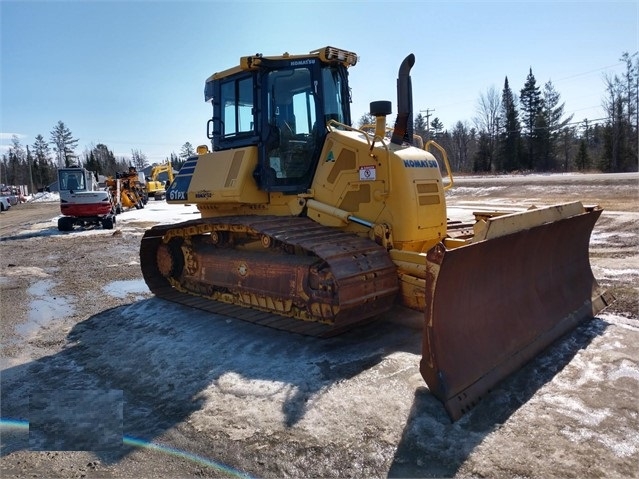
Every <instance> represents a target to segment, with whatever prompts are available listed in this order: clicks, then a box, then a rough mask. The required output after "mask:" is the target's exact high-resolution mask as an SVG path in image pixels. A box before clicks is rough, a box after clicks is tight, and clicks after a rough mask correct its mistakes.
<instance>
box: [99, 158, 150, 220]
mask: <svg viewBox="0 0 639 479" xmlns="http://www.w3.org/2000/svg"><path fill="white" fill-rule="evenodd" d="M106 185H107V188H108V189H109V191H110V192H111V196H112V197H113V202H114V203H115V205H116V212H117V213H118V214H119V213H121V212H122V211H123V210H124V209H125V208H126V209H130V208H135V209H141V208H144V205H145V204H146V203H147V201H148V196H147V194H146V191H145V186H144V174H142V173H138V171H137V169H136V168H135V167H134V166H130V167H129V171H125V172H119V173H116V175H115V178H113V177H109V178H107V180H106Z"/></svg>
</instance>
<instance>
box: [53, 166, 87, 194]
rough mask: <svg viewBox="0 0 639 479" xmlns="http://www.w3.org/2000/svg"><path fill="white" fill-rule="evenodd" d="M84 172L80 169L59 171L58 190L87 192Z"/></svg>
mask: <svg viewBox="0 0 639 479" xmlns="http://www.w3.org/2000/svg"><path fill="white" fill-rule="evenodd" d="M84 180H85V178H84V171H83V170H82V169H80V168H69V169H59V170H58V185H59V186H58V188H59V189H60V191H62V190H64V191H67V190H68V191H85V190H86V189H87V187H86V183H85V181H84Z"/></svg>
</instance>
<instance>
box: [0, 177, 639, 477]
mask: <svg viewBox="0 0 639 479" xmlns="http://www.w3.org/2000/svg"><path fill="white" fill-rule="evenodd" d="M456 183H457V184H456V186H455V188H453V189H452V190H451V191H450V192H449V193H448V203H449V207H450V214H451V216H453V215H456V216H459V217H460V218H461V217H469V216H470V214H471V212H472V211H475V210H486V209H503V210H508V209H510V208H514V207H515V206H525V207H528V206H530V205H532V204H534V205H537V206H542V205H545V204H553V203H558V202H566V201H571V200H575V199H579V200H582V201H583V202H584V203H585V204H599V205H601V206H603V207H604V213H603V215H602V217H601V218H600V220H599V221H598V223H597V225H596V226H595V230H594V231H593V235H592V237H591V242H590V252H591V264H592V268H593V273H594V275H595V277H596V278H597V279H598V281H599V283H600V284H601V285H602V286H603V287H605V288H607V289H608V290H609V291H610V292H612V294H614V295H615V297H616V301H615V303H613V304H612V305H611V306H610V307H608V308H607V309H606V310H604V311H603V312H602V313H600V314H599V315H598V316H597V317H596V318H594V319H592V320H591V321H587V322H585V323H584V324H582V325H581V326H579V327H578V328H577V329H576V330H574V331H573V332H572V333H570V334H569V335H567V336H566V337H564V338H562V339H561V340H559V341H558V342H556V343H555V344H554V345H552V346H551V347H550V348H549V349H548V350H547V351H545V352H544V353H543V354H541V355H540V356H538V357H537V358H536V359H534V360H533V361H532V362H530V363H529V364H528V365H526V366H525V367H524V368H523V369H522V370H520V371H519V372H517V373H516V374H514V375H512V376H511V377H509V378H508V379H507V380H505V381H503V382H502V383H501V384H500V385H499V386H498V387H497V388H495V389H494V390H493V391H492V392H491V393H490V394H489V395H488V396H487V397H486V398H484V399H482V401H481V402H480V403H479V405H478V406H477V407H475V408H474V409H473V410H472V411H471V412H470V413H468V414H466V415H465V416H464V417H462V418H461V419H460V420H459V421H457V422H455V423H451V421H450V419H449V418H448V416H447V415H446V413H445V411H444V409H443V407H442V405H441V404H440V403H439V402H438V401H437V400H436V399H435V398H434V397H433V396H432V395H431V394H430V393H429V391H428V388H427V387H426V385H425V383H424V382H423V380H422V378H421V376H420V374H419V359H420V352H421V334H420V331H418V330H416V329H415V328H414V325H413V324H412V323H408V322H406V323H405V322H403V321H402V319H403V318H401V317H388V318H385V319H384V320H381V321H379V322H376V323H373V324H371V325H368V326H366V327H362V328H359V329H357V330H355V331H352V332H349V333H346V334H344V335H341V336H339V337H337V338H333V339H330V340H317V339H313V338H306V337H301V336H296V335H291V334H287V333H283V332H280V331H273V330H270V329H266V328H262V327H259V326H255V325H252V324H248V323H244V322H241V321H237V320H233V319H231V318H227V317H224V316H218V315H211V314H208V313H205V312H203V311H199V310H193V309H190V308H186V307H183V306H180V305H176V304H173V303H168V302H165V301H163V300H160V299H157V298H154V297H153V296H152V295H151V293H150V292H149V291H148V289H147V288H146V286H145V285H144V283H143V280H142V275H141V273H140V265H139V258H138V250H139V244H140V239H141V237H142V234H143V231H144V229H145V228H148V227H149V226H151V224H152V222H142V221H127V220H126V213H123V214H122V215H120V216H119V218H118V223H117V225H116V226H117V227H116V229H115V230H113V231H99V232H95V234H80V233H78V232H73V233H59V232H58V231H57V228H56V223H55V221H52V218H54V217H55V216H56V215H57V214H58V210H57V205H51V204H47V203H41V204H35V203H34V204H25V205H18V206H15V207H14V208H12V210H10V211H9V212H5V213H2V214H1V215H0V233H1V234H2V237H1V238H0V300H1V304H0V314H1V319H2V321H1V323H0V333H1V334H2V355H1V357H0V366H1V372H0V374H1V376H0V380H1V401H2V402H1V416H2V422H1V424H0V433H1V438H0V439H1V444H0V446H1V459H0V473H1V474H2V477H19V478H22V477H24V478H26V477H64V478H70V477H87V478H101V477H105V478H109V477H124V478H138V477H142V478H147V477H158V478H160V477H161V478H164V477H189V478H190V477H269V478H270V477H273V478H275V477H535V478H548V477H579V478H581V477H607V478H617V477H639V401H638V400H637V398H638V397H639V286H638V284H639V235H638V234H637V233H638V232H639V231H638V228H639V226H638V225H639V174H631V175H592V176H591V175H588V176H563V175H549V176H534V177H517V178H502V177H495V178H481V179H477V178H465V179H464V178H460V179H458V180H457V182H456ZM152 206H153V205H151V202H149V205H148V207H149V208H150V207H152ZM177 207H178V206H176V208H177ZM487 280H488V278H487ZM87 405H89V406H87ZM65 411H66V412H65ZM74 418H81V419H82V421H80V420H78V421H74V420H73V419H74ZM54 419H55V420H54ZM65 419H67V420H65ZM69 430H72V431H73V432H74V433H75V434H76V435H75V436H74V437H75V441H76V442H75V443H70V442H69V441H68V440H67V438H68V437H69Z"/></svg>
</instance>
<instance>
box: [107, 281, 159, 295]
mask: <svg viewBox="0 0 639 479" xmlns="http://www.w3.org/2000/svg"><path fill="white" fill-rule="evenodd" d="M102 291H104V292H105V293H106V294H108V295H110V296H114V297H116V298H123V297H125V296H127V295H129V294H134V295H136V299H142V298H143V296H141V295H142V294H143V293H149V292H150V291H149V287H148V286H147V285H146V283H145V282H144V280H143V279H131V280H126V281H112V282H110V283H109V284H107V285H106V286H104V287H103V288H102Z"/></svg>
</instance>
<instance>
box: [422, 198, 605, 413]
mask: <svg viewBox="0 0 639 479" xmlns="http://www.w3.org/2000/svg"><path fill="white" fill-rule="evenodd" d="M579 208H580V213H579V214H575V215H573V216H570V217H567V218H563V219H559V220H554V221H550V222H549V223H546V224H539V225H536V226H532V227H530V228H527V229H522V230H520V231H516V232H513V233H509V234H505V235H503V236H499V237H496V238H493V239H486V240H483V241H479V242H476V243H471V244H468V245H465V246H461V247H458V248H454V249H447V248H446V247H445V246H444V245H443V244H442V243H439V244H438V245H436V246H435V247H433V248H432V249H431V250H430V251H429V252H428V254H427V264H428V269H429V271H428V275H427V279H426V298H427V299H428V298H429V295H430V298H432V302H431V304H429V305H427V308H426V318H425V319H426V322H425V328H424V340H423V356H422V360H421V366H420V370H421V373H422V376H423V377H424V379H425V380H426V383H427V384H428V387H429V388H430V390H431V392H432V393H433V394H434V395H435V396H436V397H437V398H439V399H440V400H441V401H442V402H443V403H444V406H445V408H446V410H447V412H448V414H449V415H450V417H451V418H452V419H453V420H457V419H458V418H459V417H461V416H462V415H463V414H464V413H465V412H467V411H468V410H469V409H470V408H472V407H473V406H474V405H475V404H476V403H477V401H478V400H479V399H480V398H481V397H482V396H483V395H485V394H486V393H487V392H488V391H489V390H490V388H492V387H493V386H494V385H495V384H496V383H498V382H499V381H501V380H502V379H504V378H505V377H506V376H508V375H509V374H510V373H512V372H514V371H516V370H517V369H519V368H520V367H521V366H522V365H523V364H524V363H526V362H527V361H529V360H530V359H532V358H533V357H535V356H536V355H537V354H538V353H539V352H541V351H542V350H543V349H545V348H546V347H547V346H549V345H550V344H551V343H552V342H553V341H555V340H556V339H557V338H559V337H560V336H562V335H563V334H565V333H566V332H568V331H570V330H571V329H573V328H574V327H575V326H577V324H578V323H579V322H581V321H583V320H585V319H588V318H592V317H593V316H594V315H595V314H597V313H598V312H599V311H601V309H603V308H604V307H605V306H606V305H607V304H609V303H610V302H611V300H612V299H613V298H612V296H611V295H608V294H607V293H605V292H603V291H602V290H601V289H600V288H599V286H598V284H597V281H596V280H595V278H594V276H593V274H592V271H591V269H590V262H589V258H588V244H589V241H590V234H591V232H592V229H593V228H594V225H595V223H596V221H597V219H598V218H599V216H600V214H601V211H602V210H601V208H598V207H596V208H587V209H584V208H583V207H582V206H581V204H579ZM507 221H508V219H505V220H504V222H502V223H503V224H505V223H506V222H507ZM496 229H498V228H496Z"/></svg>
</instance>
